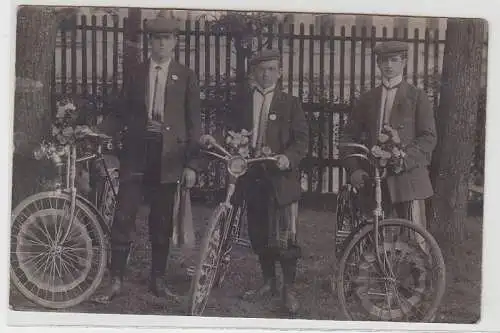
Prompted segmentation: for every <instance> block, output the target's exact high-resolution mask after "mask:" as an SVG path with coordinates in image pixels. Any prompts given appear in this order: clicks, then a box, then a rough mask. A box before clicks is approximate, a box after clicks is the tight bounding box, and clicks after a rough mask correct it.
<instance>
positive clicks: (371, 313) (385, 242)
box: [334, 143, 446, 321]
mask: <svg viewBox="0 0 500 333" xmlns="http://www.w3.org/2000/svg"><path fill="white" fill-rule="evenodd" d="M340 146H341V147H342V146H343V147H347V148H356V149H359V150H361V151H362V152H361V153H352V154H349V155H347V156H345V157H344V158H360V159H363V160H365V161H368V162H369V163H370V165H371V167H372V170H373V173H374V174H373V175H372V176H371V177H370V178H371V179H372V180H373V182H374V187H373V189H374V192H375V194H374V197H375V198H374V201H375V209H374V210H373V212H372V215H370V214H364V213H363V211H362V210H361V204H360V201H359V200H360V193H359V192H358V191H357V190H356V189H355V188H354V187H352V186H351V185H350V184H346V185H344V186H343V187H342V188H341V190H340V192H339V196H338V200H337V219H338V220H337V228H338V230H337V235H339V234H344V235H347V238H346V239H345V241H344V242H343V245H342V247H341V249H340V250H339V252H338V255H339V256H340V262H339V266H338V270H337V273H336V278H335V280H336V282H335V286H334V288H335V289H336V290H337V296H338V299H339V303H340V307H341V309H342V313H343V315H344V317H346V319H348V320H384V321H394V320H399V321H400V320H406V321H432V320H433V319H434V317H435V313H436V311H437V309H438V307H439V304H440V303H441V300H442V297H443V295H444V290H445V274H446V272H445V271H446V267H445V263H444V259H443V255H442V253H441V250H440V248H439V245H438V244H437V242H436V240H435V239H434V238H433V236H432V235H431V234H430V233H429V232H428V231H427V230H425V229H424V228H423V227H421V226H420V225H417V224H414V223H413V222H412V221H410V220H405V219H400V218H385V217H384V210H383V205H382V204H383V198H382V187H381V186H382V185H381V184H382V180H383V179H384V178H385V177H386V176H387V168H386V167H381V166H380V165H379V164H378V161H377V159H376V158H374V157H373V156H372V155H371V154H370V150H369V149H368V148H367V147H366V146H363V145H360V144H354V143H346V144H340ZM423 242H425V244H422V243H423ZM429 266H430V267H429ZM429 268H430V272H429ZM372 278H373V279H372ZM431 279H432V281H431ZM351 302H352V303H354V304H353V305H352V306H351V304H350V303H351ZM396 307H397V308H396Z"/></svg>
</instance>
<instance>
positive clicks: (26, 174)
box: [12, 6, 76, 206]
mask: <svg viewBox="0 0 500 333" xmlns="http://www.w3.org/2000/svg"><path fill="white" fill-rule="evenodd" d="M75 10H76V9H75V7H71V8H62V9H61V8H55V7H48V6H20V7H19V9H18V12H17V29H16V64H15V75H16V89H15V93H14V94H15V97H14V154H13V164H12V166H13V168H12V170H13V174H12V205H13V206H15V205H16V204H17V203H18V202H19V201H20V200H22V199H24V198H25V197H26V196H28V195H30V194H32V193H34V192H36V191H38V190H40V188H39V181H40V179H41V178H44V177H51V176H52V175H53V171H54V170H53V167H52V165H50V164H49V163H47V162H46V161H36V160H35V159H34V158H33V149H34V148H36V146H37V145H38V144H39V143H40V140H41V139H42V138H43V137H44V136H46V135H47V134H49V130H50V127H51V118H52V108H51V77H52V71H53V66H54V64H53V56H54V50H55V46H56V32H57V26H58V22H59V21H60V20H61V19H62V18H64V17H67V16H68V15H72V14H74V13H75Z"/></svg>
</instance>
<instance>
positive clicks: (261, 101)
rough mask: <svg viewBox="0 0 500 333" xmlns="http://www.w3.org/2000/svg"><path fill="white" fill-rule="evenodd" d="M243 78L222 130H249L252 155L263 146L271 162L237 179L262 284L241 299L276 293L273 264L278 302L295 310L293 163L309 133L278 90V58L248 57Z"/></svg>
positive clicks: (296, 186) (291, 101)
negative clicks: (273, 159) (280, 278)
mask: <svg viewBox="0 0 500 333" xmlns="http://www.w3.org/2000/svg"><path fill="white" fill-rule="evenodd" d="M249 69H250V75H249V80H248V81H246V82H243V83H241V84H239V86H238V89H237V94H236V97H235V98H234V100H233V101H232V105H231V106H230V112H229V117H228V119H227V123H226V124H227V127H228V129H232V130H233V131H236V132H239V131H241V130H242V129H246V130H247V131H249V132H252V136H251V146H252V148H253V149H255V150H256V151H261V150H262V148H263V147H269V148H270V150H271V152H272V154H278V160H277V162H276V163H271V162H270V163H269V164H255V165H252V166H251V168H250V169H249V171H248V172H247V174H246V175H245V176H243V177H242V178H240V181H241V187H240V188H242V189H243V193H242V196H243V197H244V198H245V199H246V203H247V221H248V232H249V237H250V241H251V245H252V248H253V250H254V252H255V253H256V254H257V256H258V259H259V263H260V267H261V269H262V274H263V280H264V281H263V282H264V283H263V284H262V285H261V287H260V288H257V289H256V290H251V291H248V292H247V293H245V295H244V297H245V298H246V299H250V298H255V297H259V296H260V297H262V296H265V295H271V294H277V291H278V290H277V281H276V271H275V266H276V262H279V263H280V266H281V268H282V272H283V278H284V281H283V282H284V283H283V288H282V294H281V295H282V300H283V304H284V305H285V307H286V309H287V310H288V311H290V312H291V313H295V312H296V311H297V310H298V306H299V305H298V301H297V298H296V296H295V291H294V282H295V275H296V266H297V260H298V259H299V256H300V247H299V246H298V244H297V235H296V223H297V214H298V200H299V199H300V196H301V186H300V171H299V164H300V161H301V160H302V158H303V157H304V156H305V155H306V153H307V148H308V142H309V137H308V135H309V132H308V126H307V122H306V118H305V114H304V111H303V110H302V106H301V103H300V101H299V99H298V98H296V97H293V96H291V95H288V94H286V93H285V92H283V91H281V90H280V89H279V84H278V80H279V78H280V76H281V65H280V55H279V53H278V52H277V51H274V50H262V51H260V52H258V53H257V54H256V55H255V56H254V57H252V58H251V59H250V63H249Z"/></svg>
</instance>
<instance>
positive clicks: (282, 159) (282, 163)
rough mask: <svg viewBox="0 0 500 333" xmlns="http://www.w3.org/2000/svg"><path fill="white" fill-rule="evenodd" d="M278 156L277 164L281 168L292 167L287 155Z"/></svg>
mask: <svg viewBox="0 0 500 333" xmlns="http://www.w3.org/2000/svg"><path fill="white" fill-rule="evenodd" d="M276 158H277V161H276V165H277V166H278V168H279V169H280V170H287V169H289V168H290V160H289V159H288V157H286V155H278V156H276Z"/></svg>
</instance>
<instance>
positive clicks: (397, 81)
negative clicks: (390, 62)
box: [382, 75, 403, 88]
mask: <svg viewBox="0 0 500 333" xmlns="http://www.w3.org/2000/svg"><path fill="white" fill-rule="evenodd" d="M402 81H403V75H398V76H396V77H393V78H392V79H387V78H385V77H384V78H382V84H383V85H384V86H385V87H388V88H392V87H394V86H397V85H398V84H400V83H401V82H402Z"/></svg>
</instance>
